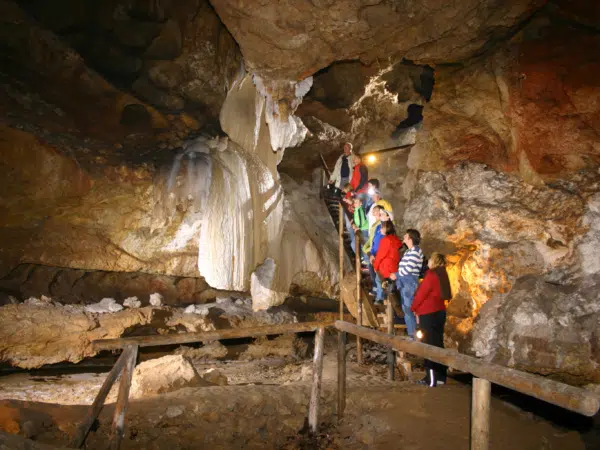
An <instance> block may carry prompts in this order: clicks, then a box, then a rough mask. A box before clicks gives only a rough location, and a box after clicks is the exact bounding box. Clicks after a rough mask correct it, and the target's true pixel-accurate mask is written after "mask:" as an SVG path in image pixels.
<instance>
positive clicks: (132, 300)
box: [123, 297, 142, 308]
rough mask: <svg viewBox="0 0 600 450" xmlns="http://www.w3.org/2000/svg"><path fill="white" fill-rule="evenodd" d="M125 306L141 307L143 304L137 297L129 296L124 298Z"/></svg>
mask: <svg viewBox="0 0 600 450" xmlns="http://www.w3.org/2000/svg"><path fill="white" fill-rule="evenodd" d="M123 306H125V307H127V308H139V307H140V306H142V302H141V301H139V300H138V298H137V297H127V298H126V299H125V300H123Z"/></svg>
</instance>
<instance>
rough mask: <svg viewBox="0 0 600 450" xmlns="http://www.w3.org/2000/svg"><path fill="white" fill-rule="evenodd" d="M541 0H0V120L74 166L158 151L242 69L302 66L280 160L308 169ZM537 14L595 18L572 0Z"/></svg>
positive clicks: (500, 36) (362, 140)
mask: <svg viewBox="0 0 600 450" xmlns="http://www.w3.org/2000/svg"><path fill="white" fill-rule="evenodd" d="M546 3H547V2H546V0H459V1H455V2H439V1H437V0H427V1H419V2H416V1H404V2H396V1H368V0H364V1H357V0H354V1H349V0H340V1H331V0H318V1H317V0H312V1H291V0H288V1H269V0H261V1H253V2H247V1H241V0H211V1H210V2H208V1H207V0H195V1H184V0H156V1H150V2H149V1H145V0H107V1H103V2H93V1H76V0H57V1H54V2H51V4H50V2H47V1H43V0H0V12H1V15H2V17H1V18H0V21H1V22H2V23H1V24H0V25H1V26H0V28H1V29H2V31H1V32H0V33H1V36H0V37H1V41H2V43H1V44H0V61H1V62H2V69H0V88H1V89H2V96H3V101H2V102H1V104H0V115H1V117H2V121H3V122H4V123H5V124H6V125H8V126H11V127H14V128H19V129H22V130H24V131H27V132H29V133H32V134H33V135H35V136H37V137H39V138H41V139H42V140H44V141H46V142H48V143H50V144H51V145H55V146H56V147H57V148H61V149H68V150H70V151H73V152H76V153H77V154H79V155H80V156H81V157H82V158H83V161H84V162H85V161H91V162H92V163H96V162H111V161H112V160H122V159H126V160H131V161H136V160H144V159H147V158H151V157H152V158H159V159H160V158H161V157H164V155H167V156H168V155H170V154H171V153H172V152H171V151H172V150H173V149H177V148H179V147H180V146H181V145H182V143H183V141H184V140H185V139H186V138H190V137H193V136H195V135H197V134H198V133H201V132H204V133H212V134H214V133H217V132H219V131H220V127H219V111H220V109H221V106H222V105H223V102H224V100H225V97H226V95H227V92H228V90H229V89H230V87H231V86H232V85H233V83H234V82H235V80H237V79H240V76H241V75H242V74H243V73H244V71H248V72H251V73H255V74H257V75H260V76H261V77H262V78H263V79H265V80H271V81H277V80H288V81H297V80H301V79H303V78H305V77H308V76H313V77H314V82H313V87H312V89H311V90H310V92H309V93H308V95H307V96H305V98H304V101H303V103H302V104H301V105H300V107H299V108H298V110H297V111H296V115H297V116H299V117H300V118H301V119H302V120H303V122H304V123H305V124H306V126H307V128H308V130H309V133H308V135H307V140H306V141H305V143H304V144H302V145H301V146H300V147H299V148H290V149H287V150H286V157H285V158H284V160H283V162H282V165H281V168H282V169H283V170H284V171H288V172H290V173H292V172H296V173H299V172H304V173H305V174H308V173H309V172H310V170H311V169H312V168H314V167H316V166H317V165H318V156H317V155H318V153H319V152H322V153H324V154H325V155H326V156H327V157H328V158H332V157H333V152H334V151H337V149H338V148H339V146H340V145H341V144H342V143H343V142H344V141H346V140H349V141H352V142H355V143H356V144H357V145H358V146H359V148H361V149H363V150H369V149H373V148H384V147H385V146H386V145H387V143H386V139H389V137H390V135H391V134H392V133H393V132H394V131H395V130H396V128H397V127H398V125H399V124H400V123H401V122H402V121H403V120H406V119H407V116H408V108H409V106H410V105H413V106H414V105H417V106H418V107H420V106H422V105H425V104H426V103H427V102H428V100H429V97H430V95H431V84H432V83H433V77H434V69H435V68H436V67H440V66H445V65H448V64H451V65H452V64H460V63H464V62H465V61H468V60H472V59H473V58H476V57H478V55H481V54H483V53H485V52H487V51H489V49H491V48H493V47H494V46H497V44H498V43H499V42H505V41H506V40H507V39H509V38H510V37H511V36H513V35H514V33H515V32H516V31H517V30H518V29H519V28H520V27H522V26H523V24H524V23H526V22H527V21H529V20H530V18H531V17H532V15H533V14H534V13H535V12H536V11H539V10H540V8H543V7H544V5H546ZM546 8H548V6H547V5H546ZM552 8H554V9H555V10H557V11H561V14H563V15H565V17H567V18H569V19H573V18H576V20H578V21H580V22H582V23H585V22H586V21H587V22H591V23H592V24H593V23H594V20H591V19H590V18H593V17H598V16H600V13H599V12H598V8H597V7H594V6H586V2H583V1H580V2H563V1H561V0H556V1H555V2H553V3H552ZM586 26H593V25H589V24H586ZM427 84H429V86H427ZM309 150H310V151H309ZM157 155H158V156H157ZM160 155H163V156H160ZM295 155H298V156H299V157H295Z"/></svg>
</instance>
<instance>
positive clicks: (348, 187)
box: [342, 183, 352, 193]
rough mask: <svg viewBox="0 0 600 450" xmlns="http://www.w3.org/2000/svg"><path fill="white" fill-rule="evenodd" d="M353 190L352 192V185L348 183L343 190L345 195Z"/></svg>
mask: <svg viewBox="0 0 600 450" xmlns="http://www.w3.org/2000/svg"><path fill="white" fill-rule="evenodd" d="M351 190H352V185H351V184H350V183H346V184H345V185H344V188H343V189H342V192H344V193H348V192H350V191H351Z"/></svg>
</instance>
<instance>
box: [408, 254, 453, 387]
mask: <svg viewBox="0 0 600 450" xmlns="http://www.w3.org/2000/svg"><path fill="white" fill-rule="evenodd" d="M427 265H428V266H429V270H428V271H427V272H426V273H425V277H424V278H423V281H422V283H421V284H420V285H419V287H418V288H417V292H416V293H415V298H414V300H413V302H412V305H411V307H410V309H411V310H412V311H413V312H414V313H415V316H416V317H417V323H418V324H419V328H420V329H421V331H422V332H423V338H422V342H423V343H425V344H429V345H434V346H436V347H440V348H444V325H445V324H446V304H445V302H444V300H450V299H451V298H452V292H451V290H450V280H449V279H448V273H447V272H446V258H445V257H444V255H442V254H441V253H432V254H431V258H429V262H428V264H427ZM446 370H447V367H446V366H444V365H442V364H439V363H435V362H433V361H430V360H428V359H426V360H425V371H426V375H425V378H423V379H422V380H421V381H419V383H420V384H425V385H427V386H429V387H435V386H436V385H438V384H444V383H445V382H446Z"/></svg>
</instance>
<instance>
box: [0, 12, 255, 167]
mask: <svg viewBox="0 0 600 450" xmlns="http://www.w3.org/2000/svg"><path fill="white" fill-rule="evenodd" d="M60 5H61V6H56V4H55V5H52V6H51V5H50V4H48V3H46V2H37V1H35V2H14V1H11V0H4V1H2V3H1V4H0V8H1V10H2V24H3V27H2V28H3V30H4V31H5V32H4V33H3V34H2V50H3V52H2V53H3V55H5V62H6V64H4V65H5V66H6V67H7V71H6V74H5V77H4V78H3V83H2V86H1V87H0V89H1V90H2V93H3V98H4V100H3V102H2V105H0V114H1V115H2V117H3V118H4V122H5V123H8V124H9V125H10V126H13V127H16V128H20V129H24V130H27V131H29V132H31V133H33V134H34V135H35V136H37V137H41V138H43V139H44V140H46V141H47V142H48V143H50V144H53V145H56V146H58V147H59V148H61V149H65V147H66V148H68V150H69V151H70V152H71V153H72V154H75V155H77V157H78V160H79V162H80V163H85V164H90V165H92V166H93V165H94V164H95V163H97V162H98V161H94V160H93V158H92V157H97V156H102V157H104V158H108V159H111V160H118V161H120V162H122V161H123V160H124V159H126V160H127V159H135V160H139V159H140V154H142V155H147V154H148V153H152V152H153V151H156V149H159V148H160V149H165V148H171V149H172V148H177V147H179V146H181V145H182V143H183V140H184V139H185V138H186V137H187V136H188V135H190V134H191V133H194V134H196V133H197V130H198V129H199V128H200V127H201V126H206V127H211V129H213V130H214V129H215V128H216V125H217V123H218V116H219V111H220V108H221V106H222V104H223V101H224V100H225V97H226V95H227V91H228V89H229V88H230V87H231V85H232V84H233V82H234V80H235V79H236V78H238V77H239V76H241V74H243V72H244V69H243V63H242V57H241V53H240V51H239V48H238V46H237V44H236V43H235V41H234V40H233V38H232V36H231V35H230V34H229V32H228V31H227V30H226V29H225V27H224V26H223V24H222V23H221V21H220V20H219V18H218V16H217V15H216V14H215V12H214V10H213V9H212V7H211V6H210V4H209V2H208V1H207V0H201V1H194V2H187V1H168V2H167V1H160V2H154V3H153V2H148V3H146V2H131V1H110V2H100V3H98V2H94V1H82V2H71V1H68V0H67V1H65V2H60ZM57 8H58V9H59V10H60V11H61V12H60V13H57ZM90 150H92V152H91V151H90ZM90 153H92V154H90ZM124 157H125V158H124ZM145 159H150V158H145ZM90 160H91V161H90Z"/></svg>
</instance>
